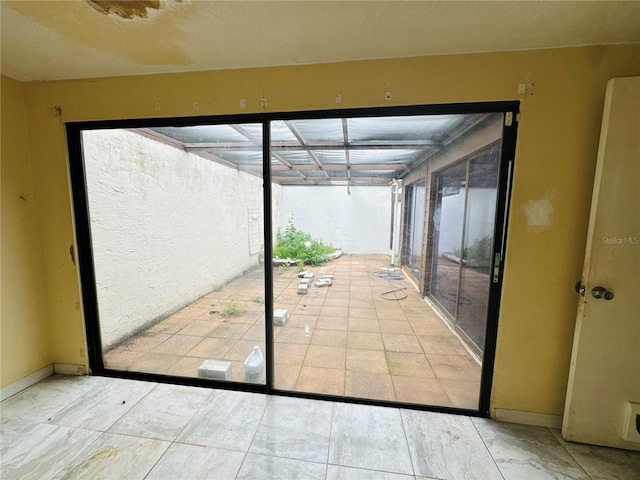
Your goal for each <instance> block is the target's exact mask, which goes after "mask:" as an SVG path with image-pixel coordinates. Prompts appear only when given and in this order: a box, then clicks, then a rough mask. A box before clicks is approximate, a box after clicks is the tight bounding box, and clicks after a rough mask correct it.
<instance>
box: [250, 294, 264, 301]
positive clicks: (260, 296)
mask: <svg viewBox="0 0 640 480" xmlns="http://www.w3.org/2000/svg"><path fill="white" fill-rule="evenodd" d="M251 301H252V302H253V303H264V298H262V295H256V296H255V297H253V298H252V299H251Z"/></svg>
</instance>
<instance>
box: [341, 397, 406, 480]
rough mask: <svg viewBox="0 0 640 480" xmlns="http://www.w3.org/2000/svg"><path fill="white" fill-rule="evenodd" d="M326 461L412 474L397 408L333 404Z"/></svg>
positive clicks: (346, 465) (347, 465)
mask: <svg viewBox="0 0 640 480" xmlns="http://www.w3.org/2000/svg"><path fill="white" fill-rule="evenodd" d="M329 463H332V464H335V465H342V466H345V467H360V468H367V469H370V470H382V471H386V472H393V473H405V474H409V475H413V467H412V466H411V458H410V456H409V449H408V447H407V441H406V439H405V434H404V430H403V428H402V419H401V417H400V411H399V410H398V409H394V408H383V407H373V406H368V405H350V404H336V405H335V407H334V412H333V422H332V430H331V444H330V448H329Z"/></svg>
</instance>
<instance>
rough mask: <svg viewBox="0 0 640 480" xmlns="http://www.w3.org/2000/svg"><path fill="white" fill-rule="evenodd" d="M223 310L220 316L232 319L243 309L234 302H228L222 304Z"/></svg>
mask: <svg viewBox="0 0 640 480" xmlns="http://www.w3.org/2000/svg"><path fill="white" fill-rule="evenodd" d="M224 305H225V307H226V308H225V309H224V311H223V312H222V313H221V314H220V315H222V316H223V317H225V318H229V317H233V316H235V315H240V314H241V313H243V312H244V307H243V306H242V305H240V304H238V303H237V302H236V301H235V300H229V301H228V302H224Z"/></svg>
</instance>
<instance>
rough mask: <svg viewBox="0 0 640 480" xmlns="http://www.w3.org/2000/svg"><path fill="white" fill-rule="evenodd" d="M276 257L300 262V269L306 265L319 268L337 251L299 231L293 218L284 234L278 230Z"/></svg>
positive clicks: (274, 251) (274, 252)
mask: <svg viewBox="0 0 640 480" xmlns="http://www.w3.org/2000/svg"><path fill="white" fill-rule="evenodd" d="M276 243H277V244H276V247H275V248H274V249H273V254H274V256H276V257H278V258H292V259H296V260H298V261H299V265H298V268H300V269H301V270H302V269H304V265H305V264H306V265H313V266H318V265H322V264H324V263H326V262H327V261H328V260H329V255H330V254H331V253H333V252H334V251H335V248H333V247H332V246H331V245H325V244H323V243H322V241H320V240H315V239H313V238H312V237H311V235H310V234H308V233H306V232H303V231H302V230H298V229H297V228H296V227H295V225H294V224H293V217H289V222H288V224H287V227H286V228H285V229H284V232H282V231H280V230H278V235H277V236H276Z"/></svg>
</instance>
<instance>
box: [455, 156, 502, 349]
mask: <svg viewBox="0 0 640 480" xmlns="http://www.w3.org/2000/svg"><path fill="white" fill-rule="evenodd" d="M499 162H500V149H499V148H497V147H496V148H494V149H492V150H491V151H489V152H487V153H485V154H482V155H480V156H479V157H476V158H474V159H472V160H471V161H470V163H469V189H468V192H469V193H468V200H467V212H466V220H465V234H464V249H463V251H464V262H463V264H462V265H463V267H462V274H461V276H460V295H459V300H458V313H457V324H458V326H459V327H460V328H461V329H462V330H463V331H464V332H465V333H466V334H467V336H468V337H469V338H470V339H471V340H472V341H473V343H475V344H476V346H477V347H478V348H479V349H480V350H484V339H485V330H486V323H487V306H488V300H489V274H490V269H491V259H492V253H493V248H492V247H493V229H494V223H495V212H496V196H497V191H498V167H499Z"/></svg>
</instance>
